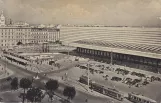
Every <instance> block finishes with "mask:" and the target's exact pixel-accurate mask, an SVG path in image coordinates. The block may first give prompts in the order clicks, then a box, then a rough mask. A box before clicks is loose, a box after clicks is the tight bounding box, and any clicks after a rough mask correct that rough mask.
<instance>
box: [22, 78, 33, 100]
mask: <svg viewBox="0 0 161 103" xmlns="http://www.w3.org/2000/svg"><path fill="white" fill-rule="evenodd" d="M31 86H32V82H31V80H30V79H28V78H22V79H21V80H20V87H21V88H23V89H24V94H25V90H26V89H28V88H30V87H31ZM24 101H25V96H24V95H23V103H24Z"/></svg>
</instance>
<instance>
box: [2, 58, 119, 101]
mask: <svg viewBox="0 0 161 103" xmlns="http://www.w3.org/2000/svg"><path fill="white" fill-rule="evenodd" d="M0 63H1V64H3V65H4V64H5V63H6V62H5V61H2V60H0ZM7 68H9V69H11V70H12V71H13V72H14V75H13V77H18V78H23V77H25V78H32V77H33V76H35V73H33V72H31V71H27V70H25V69H22V68H20V67H17V66H15V65H13V64H10V63H8V65H7ZM66 69H68V68H66ZM39 78H40V79H39V80H36V81H35V82H34V83H33V85H36V86H40V87H43V83H42V81H44V80H46V81H47V80H49V78H48V77H45V76H43V75H41V74H39ZM64 87H65V84H63V83H60V87H59V88H64ZM8 89H9V88H8ZM6 90H7V89H6ZM56 93H57V94H59V95H61V94H62V90H60V89H58V90H57V91H56ZM87 98H88V103H107V101H108V100H109V99H108V98H101V97H95V96H92V95H89V94H87V93H84V92H82V91H79V90H77V94H76V97H75V98H74V99H73V102H74V103H82V102H85V100H86V99H87ZM115 101H116V102H115V103H121V102H119V101H117V100H115Z"/></svg>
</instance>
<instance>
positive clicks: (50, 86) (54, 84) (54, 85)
mask: <svg viewBox="0 0 161 103" xmlns="http://www.w3.org/2000/svg"><path fill="white" fill-rule="evenodd" d="M45 87H46V89H47V94H48V96H49V98H50V99H51V101H52V99H53V96H54V91H55V90H56V89H58V87H59V83H58V81H57V80H53V79H50V80H49V81H48V82H46V84H45Z"/></svg>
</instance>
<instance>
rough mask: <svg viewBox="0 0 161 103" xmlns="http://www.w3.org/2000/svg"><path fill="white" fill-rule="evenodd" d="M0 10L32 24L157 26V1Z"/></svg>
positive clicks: (24, 4) (1, 5) (47, 3)
mask: <svg viewBox="0 0 161 103" xmlns="http://www.w3.org/2000/svg"><path fill="white" fill-rule="evenodd" d="M0 9H1V10H2V9H3V10H4V13H5V15H6V16H7V17H10V18H12V20H14V21H26V22H28V23H34V24H41V23H43V24H49V23H50V24H106V25H109V26H118V25H119V26H120V25H122V26H124V25H127V26H144V25H145V26H146V25H150V26H158V25H161V20H159V19H158V17H160V16H161V0H0Z"/></svg>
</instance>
